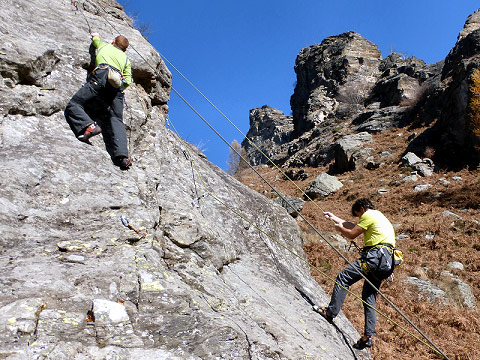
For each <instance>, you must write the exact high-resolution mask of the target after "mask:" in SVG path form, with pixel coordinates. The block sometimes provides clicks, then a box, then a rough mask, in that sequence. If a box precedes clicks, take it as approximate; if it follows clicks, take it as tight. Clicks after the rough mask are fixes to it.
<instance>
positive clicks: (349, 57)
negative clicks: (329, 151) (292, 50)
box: [290, 32, 381, 135]
mask: <svg viewBox="0 0 480 360" xmlns="http://www.w3.org/2000/svg"><path fill="white" fill-rule="evenodd" d="M380 59H381V54H380V51H379V50H378V48H377V46H376V45H375V44H373V43H371V42H370V41H368V40H366V39H365V38H363V37H362V36H361V35H359V34H357V33H354V32H348V33H344V34H341V35H338V36H331V37H328V38H326V39H325V40H323V41H322V43H321V44H318V45H313V46H309V47H307V48H305V49H303V50H302V51H301V52H300V54H299V55H298V56H297V60H296V62H295V73H296V74H297V84H296V86H295V91H294V93H293V95H292V97H291V99H290V105H291V107H292V113H293V122H294V127H295V132H296V134H297V135H300V134H302V133H304V132H305V131H308V130H310V129H312V128H314V127H316V126H318V125H319V124H321V123H322V122H324V121H325V120H326V119H327V118H329V117H332V116H333V115H334V113H335V111H336V109H337V100H336V99H335V96H337V95H341V97H342V99H343V100H344V102H346V101H351V102H361V101H362V99H363V98H364V97H366V96H367V95H368V94H369V91H370V89H371V87H373V85H374V84H375V81H376V77H377V75H378V63H379V61H380Z"/></svg>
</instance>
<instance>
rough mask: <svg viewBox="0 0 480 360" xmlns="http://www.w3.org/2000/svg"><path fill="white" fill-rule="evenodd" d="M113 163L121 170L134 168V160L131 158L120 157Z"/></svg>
mask: <svg viewBox="0 0 480 360" xmlns="http://www.w3.org/2000/svg"><path fill="white" fill-rule="evenodd" d="M113 163H114V164H115V165H116V166H118V167H119V168H120V170H128V169H129V168H130V166H132V160H130V158H129V157H125V156H118V157H116V158H115V159H114V160H113Z"/></svg>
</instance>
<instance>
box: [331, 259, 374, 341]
mask: <svg viewBox="0 0 480 360" xmlns="http://www.w3.org/2000/svg"><path fill="white" fill-rule="evenodd" d="M357 270H358V271H359V272H360V273H362V274H364V275H365V273H364V272H363V271H362V268H361V266H360V260H357V261H355V262H354V263H352V265H348V266H347V267H346V268H345V269H343V270H342V271H341V272H340V273H339V274H338V276H337V283H336V284H335V286H334V287H333V293H332V298H331V300H330V304H329V305H328V312H329V313H330V314H331V315H332V316H333V317H335V316H337V315H338V313H339V312H340V309H341V308H342V305H343V302H344V301H345V297H346V296H347V290H345V289H344V288H342V287H341V286H340V285H342V286H343V287H345V288H346V289H348V288H349V287H350V286H351V285H353V284H355V283H356V282H357V281H358V280H360V279H363V278H362V276H361V275H360V274H359V273H358V271H357ZM365 276H367V275H365ZM367 279H368V280H370V281H371V282H372V284H373V285H374V286H375V287H376V288H377V289H378V288H380V284H381V283H382V280H378V279H376V278H374V277H372V276H367ZM362 299H363V301H365V302H366V303H367V304H369V305H371V306H373V307H374V308H376V305H377V291H376V290H375V289H373V288H372V287H371V286H370V285H369V284H368V283H367V282H365V283H364V284H363V291H362ZM363 310H364V313H365V332H364V334H365V335H366V336H373V335H375V328H376V326H377V313H376V311H375V310H373V309H372V308H371V307H370V306H367V305H365V304H363Z"/></svg>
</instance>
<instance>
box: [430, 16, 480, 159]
mask: <svg viewBox="0 0 480 360" xmlns="http://www.w3.org/2000/svg"><path fill="white" fill-rule="evenodd" d="M478 18H479V12H478V11H477V12H475V13H474V14H473V15H471V16H470V17H469V18H468V19H467V22H466V24H465V27H464V29H463V30H462V32H461V33H460V35H459V37H458V40H457V43H456V44H455V46H454V48H453V49H452V50H451V51H450V53H449V54H448V56H447V58H446V59H445V65H444V67H443V71H442V83H441V86H442V93H441V95H440V102H439V103H440V105H441V107H440V111H441V113H440V116H439V120H438V123H437V127H436V131H437V134H439V136H438V139H436V140H437V141H436V142H435V145H436V148H437V150H438V153H437V155H438V156H439V158H443V159H444V160H447V161H448V162H450V163H451V164H452V163H455V165H460V166H462V165H465V164H470V165H476V164H478V163H479V162H480V151H479V150H478V149H479V147H478V146H479V145H480V140H479V139H478V137H476V136H475V135H474V133H473V128H474V125H473V124H472V122H471V114H470V107H469V104H470V101H471V99H472V98H473V97H475V96H478V94H473V93H472V91H471V85H472V74H473V72H474V71H475V70H476V69H480V22H479V21H478ZM459 159H462V160H460V161H459Z"/></svg>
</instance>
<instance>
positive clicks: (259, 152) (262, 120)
mask: <svg viewBox="0 0 480 360" xmlns="http://www.w3.org/2000/svg"><path fill="white" fill-rule="evenodd" d="M292 131H293V122H292V117H291V116H285V115H284V114H283V112H281V111H280V110H278V109H274V108H271V107H269V106H267V105H265V106H262V107H261V108H257V109H252V110H250V130H248V133H247V137H246V139H245V140H243V142H242V148H243V149H245V153H246V155H247V158H248V159H249V160H250V164H251V165H259V164H271V163H270V161H269V160H268V158H270V159H271V160H273V161H274V162H275V163H276V164H279V163H282V162H284V161H285V158H286V157H288V148H287V146H286V145H285V144H286V143H288V142H289V141H290V140H291V138H292ZM267 157H268V158H267Z"/></svg>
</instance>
